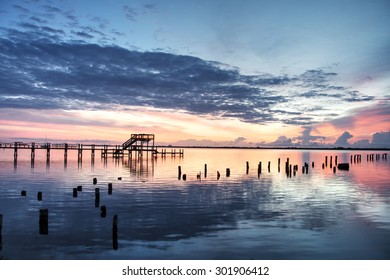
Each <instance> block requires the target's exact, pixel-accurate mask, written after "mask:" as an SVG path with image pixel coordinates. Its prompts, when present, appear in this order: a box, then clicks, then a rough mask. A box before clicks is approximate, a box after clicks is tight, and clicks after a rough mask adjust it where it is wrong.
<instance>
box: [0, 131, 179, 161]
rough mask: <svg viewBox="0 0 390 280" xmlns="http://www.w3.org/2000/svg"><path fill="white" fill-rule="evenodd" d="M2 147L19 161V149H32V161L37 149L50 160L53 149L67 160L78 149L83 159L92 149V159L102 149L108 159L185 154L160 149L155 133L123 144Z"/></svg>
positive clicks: (0, 146)
mask: <svg viewBox="0 0 390 280" xmlns="http://www.w3.org/2000/svg"><path fill="white" fill-rule="evenodd" d="M0 149H12V150H14V161H15V163H16V162H17V159H18V151H19V150H30V151H31V162H32V163H33V162H34V160H35V152H36V150H46V160H47V161H48V162H49V161H50V153H51V151H52V150H63V151H64V161H65V162H66V161H67V158H68V151H77V156H78V160H79V161H82V158H83V152H84V151H90V152H91V159H92V160H93V159H94V158H95V154H96V151H99V150H100V153H101V158H104V159H106V158H107V157H109V156H112V157H113V158H121V157H123V156H124V155H125V153H128V156H129V158H132V157H133V156H134V155H137V156H141V157H142V156H143V153H144V152H145V153H147V154H148V153H151V154H152V155H153V156H155V157H157V155H159V154H160V155H161V156H163V157H164V156H166V155H171V156H176V155H177V156H183V155H184V150H183V149H179V150H178V151H176V149H171V151H167V149H161V151H158V149H157V146H155V136H154V134H131V137H130V139H128V140H127V141H126V142H124V143H123V144H122V145H105V144H68V143H35V142H32V143H23V142H13V143H0Z"/></svg>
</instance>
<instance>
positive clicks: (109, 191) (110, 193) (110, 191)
mask: <svg viewBox="0 0 390 280" xmlns="http://www.w3.org/2000/svg"><path fill="white" fill-rule="evenodd" d="M108 194H109V195H112V183H108Z"/></svg>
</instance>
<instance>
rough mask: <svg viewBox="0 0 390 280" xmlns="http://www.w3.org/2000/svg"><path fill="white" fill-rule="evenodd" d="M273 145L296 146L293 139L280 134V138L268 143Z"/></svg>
mask: <svg viewBox="0 0 390 280" xmlns="http://www.w3.org/2000/svg"><path fill="white" fill-rule="evenodd" d="M268 145H269V146H272V147H291V146H294V145H293V142H292V139H291V138H288V137H286V136H279V137H278V139H276V140H275V141H274V142H270V143H269V144H268Z"/></svg>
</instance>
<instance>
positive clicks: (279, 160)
mask: <svg viewBox="0 0 390 280" xmlns="http://www.w3.org/2000/svg"><path fill="white" fill-rule="evenodd" d="M278 166H280V158H278Z"/></svg>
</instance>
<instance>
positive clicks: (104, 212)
mask: <svg viewBox="0 0 390 280" xmlns="http://www.w3.org/2000/svg"><path fill="white" fill-rule="evenodd" d="M106 215H107V208H106V206H105V205H102V206H101V207H100V217H102V218H105V217H106Z"/></svg>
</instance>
